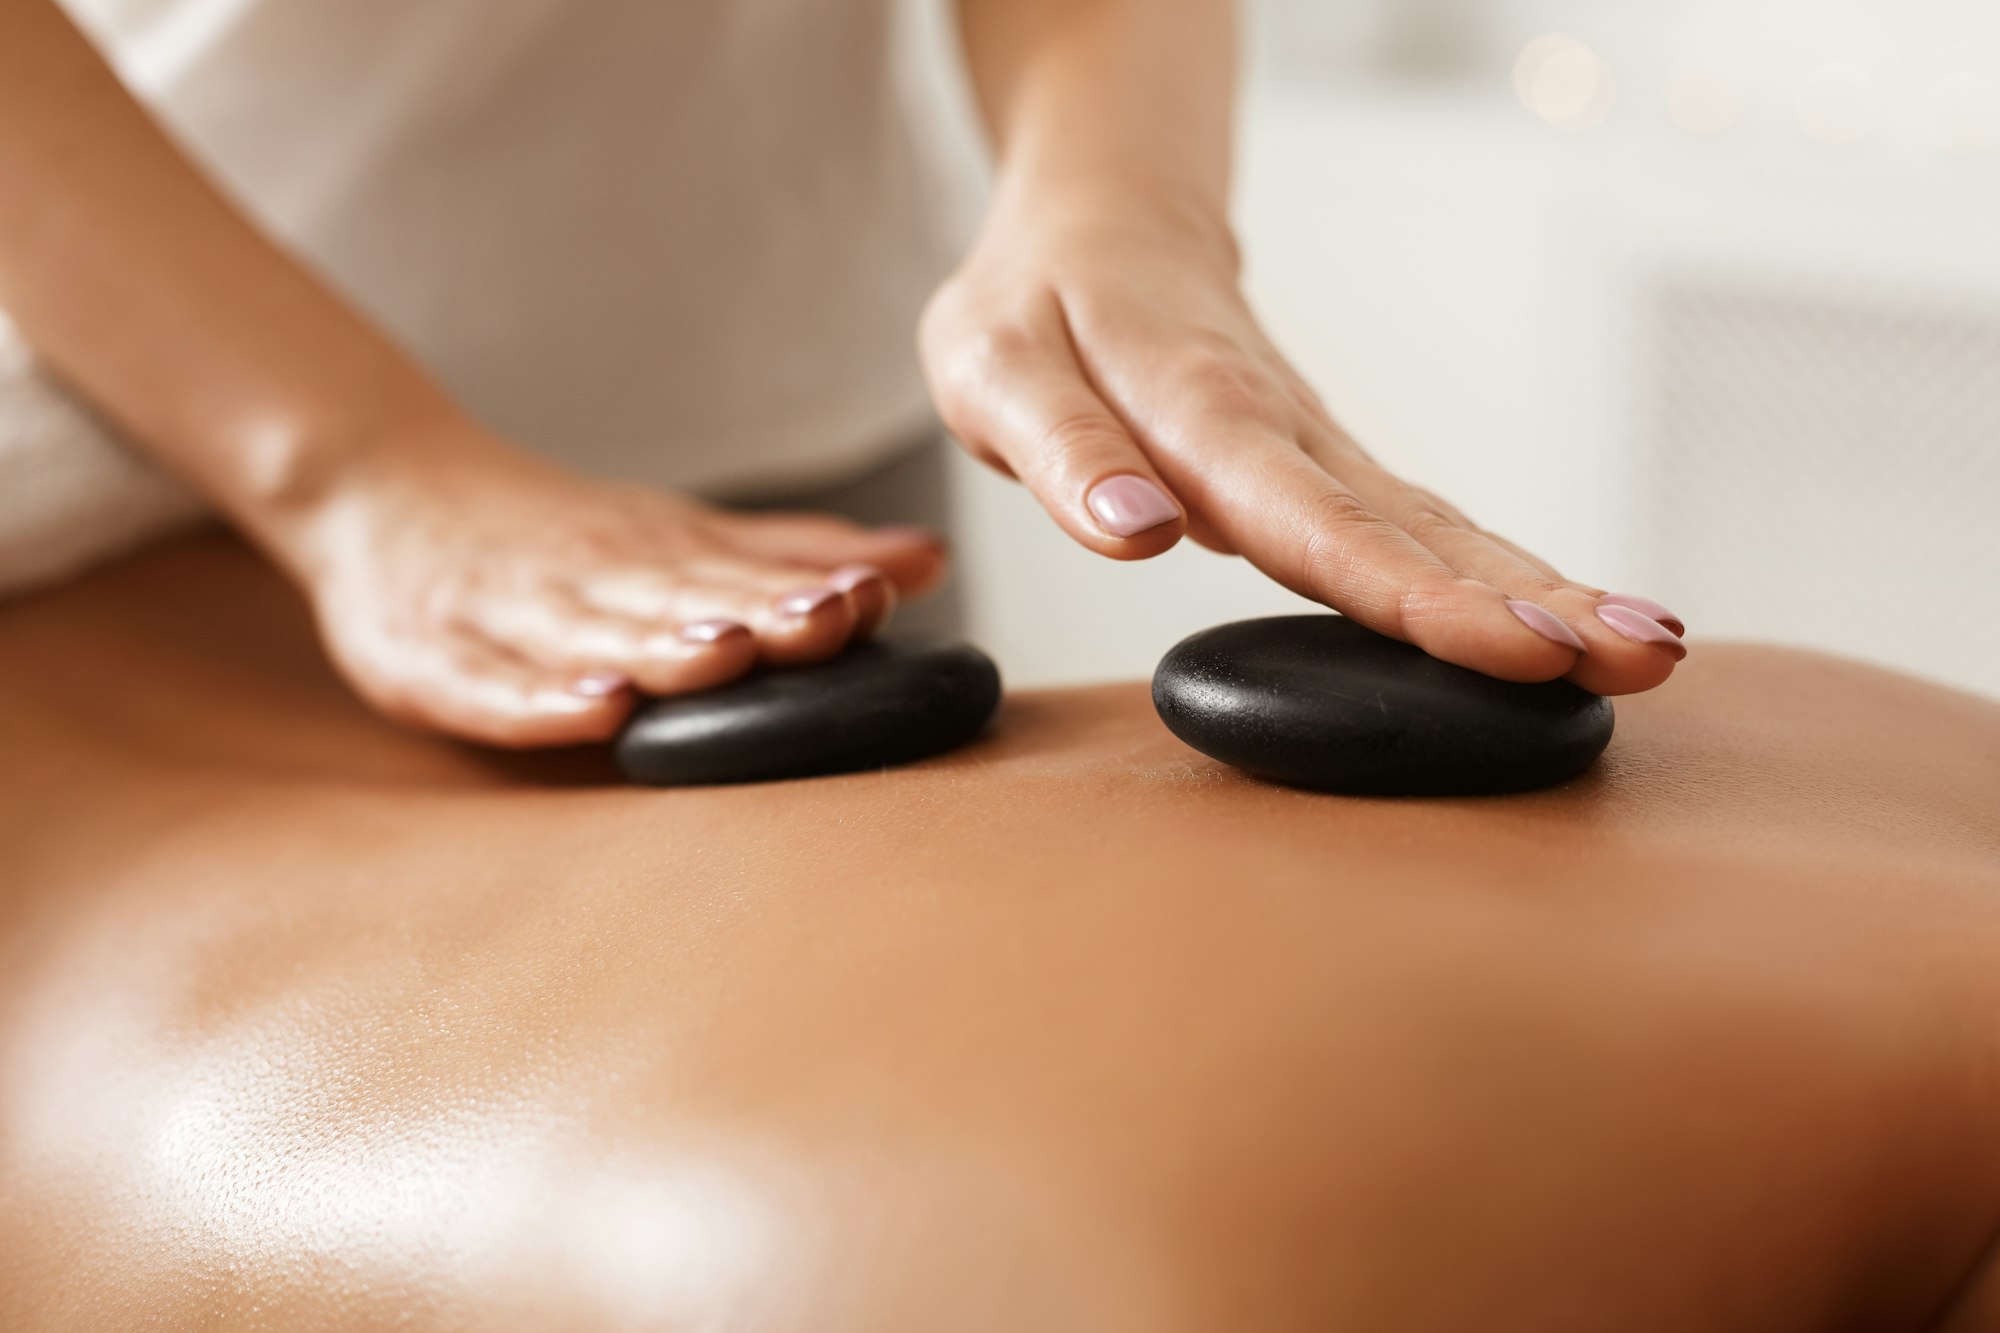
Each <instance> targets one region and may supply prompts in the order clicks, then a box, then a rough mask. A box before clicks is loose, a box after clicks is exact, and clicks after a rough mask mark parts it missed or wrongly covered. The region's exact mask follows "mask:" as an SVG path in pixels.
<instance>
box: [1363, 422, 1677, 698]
mask: <svg viewBox="0 0 2000 1333" xmlns="http://www.w3.org/2000/svg"><path fill="white" fill-rule="evenodd" d="M1336 466H1338V467H1339V468H1340V470H1341V475H1342V477H1343V478H1344V479H1345V480H1346V481H1347V482H1348V484H1349V485H1351V486H1352V488H1353V490H1354V492H1355V495H1356V497H1357V498H1359V499H1360V500H1361V501H1362V502H1363V503H1365V504H1367V505H1368V506H1369V508H1370V509H1371V510H1373V511H1374V512H1376V513H1379V514H1381V515H1382V516H1383V517H1385V518H1387V519H1388V520H1390V521H1391V522H1393V523H1395V524H1396V525H1397V526H1398V527H1400V528H1401V529H1402V530H1403V531H1405V532H1406V533H1408V534H1410V536H1412V537H1413V538H1415V539H1416V540H1417V541H1419V542H1421V543H1422V544H1423V545H1424V546H1425V547H1426V548H1427V549H1429V550H1430V551H1431V552H1433V553H1434V554H1435V555H1436V556H1437V557H1438V559H1439V560H1440V561H1442V562H1443V563H1445V564H1446V565H1448V566H1450V567H1451V568H1452V569H1453V570H1454V571H1456V572H1457V573H1458V574H1460V575H1461V576H1463V577H1465V578H1468V579H1473V580H1477V581H1478V582H1479V583H1481V584H1484V585H1485V586H1487V587H1490V588H1494V589H1497V590H1499V591H1500V592H1501V593H1502V594H1504V596H1505V597H1506V598H1507V599H1508V601H1509V602H1510V603H1511V605H1510V606H1509V610H1510V611H1511V612H1512V614H1513V615H1514V616H1515V617H1516V618H1518V619H1519V620H1520V621H1521V622H1522V624H1524V625H1526V626H1527V627H1528V628H1530V629H1532V630H1534V631H1535V632H1536V633H1538V634H1540V635H1541V636H1542V637H1544V638H1547V639H1550V640H1552V641H1556V642H1559V643H1560V642H1566V643H1568V644H1569V645H1571V646H1573V647H1574V649H1575V658H1574V660H1573V662H1572V663H1571V664H1570V666H1569V667H1568V668H1566V669H1565V670H1564V672H1563V673H1562V674H1563V675H1565V676H1566V677H1567V678H1568V679H1569V680H1571V681H1572V682H1574V683H1576V684H1578V685H1580V686H1582V687H1583V688H1585V689H1588V690H1591V691H1593V692H1594V693H1599V694H1629V693H1632V692H1634V691H1637V690H1646V689H1651V688H1653V687H1654V686H1655V685H1658V684H1660V683H1661V682H1662V681H1664V680H1665V679H1666V678H1667V677H1668V676H1669V675H1671V674H1672V672H1673V668H1674V664H1675V663H1677V662H1678V661H1680V659H1681V658H1683V657H1685V656H1686V649H1685V648H1683V647H1682V646H1681V645H1680V642H1679V639H1678V638H1677V637H1676V636H1675V634H1674V633H1673V632H1672V631H1671V630H1667V629H1662V628H1661V627H1660V626H1659V625H1658V624H1657V623H1656V622H1653V621H1651V620H1650V619H1649V618H1648V617H1647V616H1646V615H1645V614H1643V613H1640V614H1637V615H1636V618H1628V617H1627V614H1626V613H1627V612H1628V611H1631V610H1632V609H1633V608H1632V603H1633V602H1634V601H1640V600H1643V599H1631V598H1614V599H1612V600H1611V601H1609V602H1607V600H1606V597H1605V594H1604V593H1603V592H1602V590H1600V589H1596V588H1590V587H1586V586H1585V585H1583V584H1579V583H1575V582H1572V581H1570V580H1568V579H1565V578H1563V577H1562V576H1561V575H1560V574H1559V573H1557V572H1556V571H1555V569H1554V568H1553V567H1552V566H1550V565H1548V564H1547V563H1546V562H1545V561H1542V560H1541V559H1539V558H1537V557H1535V556H1533V555H1530V554H1529V553H1527V552H1525V551H1523V550H1522V549H1521V548H1519V547H1518V546H1515V545H1514V544H1513V543H1511V542H1507V541H1504V540H1501V539H1499V538H1496V537H1494V536H1493V535H1492V534H1490V533H1488V532H1486V531H1484V530H1483V529H1481V528H1479V527H1478V526H1477V525H1476V524H1474V523H1473V522H1472V521H1471V520H1469V519H1467V518H1466V517H1465V515H1463V514H1462V513H1460V512H1459V511H1458V510H1457V509H1455V508H1453V507H1452V506H1451V505H1449V504H1447V503H1445V502H1444V501H1443V500H1441V499H1439V498H1438V497H1437V496H1435V495H1432V494H1430V493H1429V492H1428V491H1425V490H1422V489H1421V488H1419V487H1415V486H1411V485H1409V484H1408V483H1406V482H1404V481H1402V480H1400V479H1399V478H1397V477H1395V476H1393V475H1392V474H1390V473H1389V472H1387V471H1386V470H1384V469H1383V468H1381V467H1380V466H1379V465H1377V464H1375V463H1374V462H1373V461H1372V460H1368V459H1365V458H1362V459H1358V460H1357V459H1351V458H1342V459H1340V460H1339V461H1338V462H1337V463H1336ZM1619 602H1623V603H1624V606H1623V607H1622V608H1620V609H1616V610H1609V611H1607V613H1606V614H1603V615H1600V614H1599V612H1600V610H1604V609H1605V608H1607V607H1615V606H1617V604H1618V603H1619ZM1646 609H1649V610H1652V611H1654V612H1657V613H1659V614H1662V615H1666V616H1669V617H1671V613H1670V612H1667V611H1666V609H1665V608H1664V607H1660V606H1658V604H1657V603H1646ZM1675 625H1676V626H1677V625H1678V622H1675ZM1648 626H1651V628H1648ZM1468 665H1475V666H1477V665H1478V663H1476V662H1474V663H1468ZM1482 669H1483V668H1482Z"/></svg>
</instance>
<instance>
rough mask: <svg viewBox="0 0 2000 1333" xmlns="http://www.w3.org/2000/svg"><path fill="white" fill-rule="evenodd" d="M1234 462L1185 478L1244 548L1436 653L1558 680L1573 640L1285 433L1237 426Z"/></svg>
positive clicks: (1325, 598) (1320, 597)
mask: <svg viewBox="0 0 2000 1333" xmlns="http://www.w3.org/2000/svg"><path fill="white" fill-rule="evenodd" d="M1233 458H1234V460H1235V465H1234V466H1232V467H1231V468H1228V469H1210V470H1208V471H1207V472H1206V473H1202V474H1195V473H1193V472H1192V471H1190V473H1189V475H1187V476H1183V477H1176V478H1175V480H1176V481H1177V482H1178V483H1179V484H1180V486H1181V488H1182V493H1183V494H1187V495H1189V496H1190V498H1191V499H1192V500H1193V502H1194V504H1195V507H1196V508H1197V509H1198V510H1199V511H1200V512H1201V513H1203V514H1204V515H1205V516H1207V517H1208V518H1209V519H1210V520H1211V521H1213V522H1214V523H1215V524H1216V525H1217V526H1218V527H1219V528H1221V529H1223V530H1224V531H1225V532H1226V533H1227V534H1228V537H1229V539H1230V541H1231V542H1232V543H1233V544H1234V545H1235V546H1236V548H1237V549H1238V550H1239V551H1241V552H1242V554H1243V555H1244V556H1245V557H1246V558H1247V559H1249V560H1250V561H1251V563H1253V564H1255V565H1256V566H1257V567H1258V568H1259V569H1261V570H1263V571H1264V572H1265V573H1266V574H1269V575H1270V576H1271V577H1272V578H1274V579H1276V580H1277V581H1278V582H1280V583H1282V584H1284V585H1285V586H1286V587H1288V588H1290V589H1292V590H1293V591H1294V592H1297V593H1300V594H1302V595H1304V596H1307V597H1310V598H1312V599H1313V600H1315V601H1318V602H1323V603H1325V604H1326V605H1328V606H1332V607H1335V608H1336V609H1338V610H1339V611H1341V612H1342V613H1344V614H1346V615H1348V616H1350V617H1352V618H1354V619H1356V620H1359V621H1360V622H1361V623H1362V624H1364V625H1367V626H1368V627H1369V628H1370V629H1373V630H1375V631H1377V632H1378V633H1382V634H1387V635H1390V636H1392V637H1394V638H1399V639H1403V640H1406V641H1407V642H1410V643H1413V644H1415V645H1417V646H1418V647H1419V648H1422V649H1423V650H1424V651H1425V652H1427V653H1430V654H1431V655H1432V656H1434V657H1439V658H1442V659H1443V660H1445V661H1447V662H1455V663H1457V664H1459V665H1461V666H1466V667H1470V668H1472V669H1474V670H1477V671H1483V672H1486V673H1487V674H1489V675H1494V676H1499V677H1501V678H1503V679H1506V680H1523V681H1526V680H1548V679H1551V678H1553V677H1555V676H1560V675H1562V674H1563V673H1564V672H1565V671H1567V670H1569V669H1570V667H1571V666H1572V665H1573V664H1574V662H1575V656H1576V655H1575V652H1574V650H1572V649H1569V648H1566V647H1563V646H1562V645H1560V644H1557V643H1553V642H1551V641H1549V640H1548V639H1545V638H1543V637H1542V636H1541V635H1539V634H1536V633H1534V632H1532V631H1530V630H1529V629H1528V628H1527V627H1525V626H1524V625H1523V624H1522V623H1521V622H1520V621H1519V620H1518V619H1517V618H1516V617H1515V615H1514V614H1513V612H1511V611H1509V610H1508V609H1507V605H1506V602H1507V599H1506V597H1504V596H1503V595H1502V594H1501V593H1500V592H1499V591H1497V590H1496V589H1494V588H1491V587H1488V586H1486V585H1485V584H1483V583H1481V582H1479V581H1478V580H1476V579H1474V578H1472V577H1470V576H1468V575H1465V574H1463V573H1461V572H1460V571H1458V570H1456V569H1454V568H1453V567H1452V566H1451V565H1450V564H1449V563H1447V562H1446V561H1445V560H1443V559H1441V558H1440V557H1439V556H1438V554H1437V553H1436V552H1434V551H1432V550H1430V549H1429V548H1428V547H1426V546H1425V545H1424V544H1423V543H1421V542H1419V541H1417V540H1416V539H1415V538H1414V537H1412V536H1411V535H1410V534H1409V533H1407V532H1405V531H1404V530H1403V529H1402V528H1400V527H1398V526H1397V525H1396V524H1395V523H1393V522H1391V521H1390V520H1389V519H1387V518H1385V517H1384V516H1383V515H1381V514H1380V513H1377V512H1376V511H1375V510H1374V509H1372V508H1371V507H1370V506H1369V505H1368V504H1367V503H1365V502H1364V501H1363V500H1362V499H1361V498H1360V497H1359V496H1357V495H1356V494H1355V493H1354V492H1353V490H1351V489H1350V488H1348V487H1347V486H1345V485H1343V484H1342V483H1341V482H1340V481H1338V480H1337V479H1335V478H1334V477H1332V476H1330V475H1329V474H1328V473H1327V472H1326V470H1325V469H1323V468H1322V467H1320V466H1319V465H1318V463H1316V462H1315V461H1314V460H1313V459H1311V458H1308V457H1307V456H1306V455H1305V454H1304V453H1303V452H1301V451H1300V450H1299V448H1298V446H1297V445H1296V444H1295V443H1293V442H1292V441H1291V440H1289V439H1287V438H1285V437H1284V436H1282V435H1279V434H1276V433H1270V432H1262V431H1246V432H1242V433H1240V434H1239V437H1238V440H1237V441H1236V443H1235V444H1234V446H1233Z"/></svg>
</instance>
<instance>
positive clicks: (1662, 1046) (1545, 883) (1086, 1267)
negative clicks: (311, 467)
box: [0, 537, 2000, 1333]
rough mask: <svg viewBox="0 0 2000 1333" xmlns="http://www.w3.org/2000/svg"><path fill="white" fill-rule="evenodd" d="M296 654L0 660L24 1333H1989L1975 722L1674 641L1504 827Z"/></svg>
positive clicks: (1919, 695) (7, 634) (202, 590)
mask: <svg viewBox="0 0 2000 1333" xmlns="http://www.w3.org/2000/svg"><path fill="white" fill-rule="evenodd" d="M315 654H316V650H315V648H314V646H313V642H312V639H311V636H310V634H309V631H308V627H307V626H306V625H305V624H304V623H303V621H302V618H301V613H300V612H299V611H298V610H297V609H296V608H295V607H294V606H293V605H292V603H291V602H290V600H289V598H288V595H287V594H286V593H285V592H284V591H283V590H282V589H281V587H280V586H279V585H278V584H277V583H276V582H275V581H274V580H273V579H272V578H271V577H270V576H269V575H267V574H266V573H264V572H263V571H262V570H261V569H260V568H259V567H258V566H257V565H256V564H255V563H254V561H253V560H252V559H251V558H250V557H249V556H248V555H247V554H245V553H244V552H243V551H242V550H241V549H240V548H237V547H235V546H234V545H232V544H230V543H229V542H227V541H225V540H222V539H220V538H213V537H203V538H198V539H194V540H190V541H188V542H185V543H181V544H179V545H177V546H174V547H170V548H165V549H161V550H156V551H154V552H150V553H148V554H145V555H143V556H141V557H139V558H136V559H134V560H132V561H129V562H127V563H126V564H124V565H122V566H120V567H118V568H116V569H113V570H111V571H109V572H107V573H105V574H103V575H100V576H98V577H96V578H94V579H92V580H90V581H88V582H85V583H83V584H80V585H77V586H73V587H71V588H68V589H65V590H62V591H59V592H57V593H53V594H50V595H48V596H45V597H42V598H39V599H36V600H32V601H26V602H20V603H16V604H14V605H12V606H10V607H6V608H0V745H4V751H3V752H4V754H5V755H6V763H5V764H4V766H0V1327H4V1328H7V1329H32V1330H84V1329H88V1330H100V1329H107V1328H125V1327H139V1326H144V1327H147V1328H153V1329H205V1328H239V1329H304V1330H318V1329H374V1328H392V1327H393V1328H399V1329H418V1330H425V1329H460V1328H468V1329H469V1328H507V1329H520V1330H530V1331H535V1330H544V1329H548V1330H555V1329H571V1328H575V1329H586V1328H588V1329H627V1328H671V1329H683V1328H686V1329H727V1330H735V1329H746V1330H761V1329H792V1328H797V1329H812V1330H871V1331H872V1330H892V1331H900V1330H913V1331H914V1330H936V1329H951V1330H974V1331H978V1333H983V1331H984V1330H1017V1329H1064V1330H1067V1329H1075V1330H1090V1331H1091V1333H1098V1331H1100V1330H1102V1331H1106V1333H1123V1330H1127V1329H1130V1330H1134V1331H1135V1333H1136V1331H1137V1330H1199V1331H1201V1333H1209V1331H1211V1330H1214V1331H1217V1333H1220V1331H1222V1330H1301V1331H1302V1333H1303V1331H1304V1330H1324V1329H1366V1330H1371V1331H1378V1333H1403V1331H1405V1330H1408V1331H1412V1333H1414V1331H1415V1330H1465V1329H1508V1330H1513V1329H1522V1330H1530V1329H1532V1330H1538V1331H1549V1333H1561V1331H1567V1330H1578V1331H1579V1333H1583V1331H1586V1330H1587V1331H1590V1333H1599V1331H1601V1330H1609V1329H1616V1330H1625V1331H1630V1333H1647V1331H1649V1330H1660V1331H1661V1333H1668V1331H1670V1330H1671V1331H1674V1333H1678V1331H1680V1330H1688V1329H1703V1330H1712V1331H1715V1333H1728V1331H1729V1330H1744V1331H1745V1333H1750V1331H1751V1330H1755V1331H1756V1333H1782V1331H1784V1330H1835V1329H1885V1330H1903V1329H1917V1328H1927V1327H1944V1326H1946V1323H1945V1321H1947V1320H1950V1321H1952V1322H1950V1324H1949V1327H1950V1328H1952V1329H1953V1330H1954V1333H1957V1331H1959V1330H1966V1329H1980V1330H1984V1329H1994V1328H2000V1308H1996V1304H1995V1295H1994V1289H1993V1288H1994V1280H1993V1279H1992V1278H1991V1277H1990V1276H1989V1277H1987V1278H1986V1279H1985V1282H1986V1286H1985V1288H1984V1289H1983V1290H1981V1291H1979V1292H1977V1293H1975V1292H1974V1288H1975V1285H1976V1284H1977V1283H1978V1281H1979V1279H1978V1278H1977V1277H1976V1274H1978V1273H1980V1272H1985V1271H1988V1269H1987V1267H1986V1265H1988V1264H1989V1262H1990V1260H1989V1259H1987V1258H1983V1257H1982V1256H1985V1255H1986V1254H1987V1247H1988V1246H1989V1245H1990V1244H1991V1240H1992V1237H1993V1235H1994V1233H1995V1226H1996V1222H2000V1145H1996V1141H1995V1140H1996V1133H2000V1059H1996V1057H2000V964H1996V960H2000V707H1996V706H1994V705H1993V704H1990V703H1984V702H1980V701H1977V700H1974V699H1971V698H1969V697H1967V696H1964V695H1959V694H1954V693H1951V692H1948V691H1945V690H1941V689H1937V688H1934V687H1930V686H1927V685H1922V684H1919V683H1916V682H1913V681H1910V680H1907V679H1904V678H1901V677H1897V676H1893V675H1890V674H1886V673H1882V672H1877V671H1873V670H1870V669H1867V668H1863V667H1859V666H1854V665H1851V664H1846V663H1842V662H1837V661H1833V660H1830V659H1825V658H1820V657H1815V656H1811V655H1807V654H1800V653H1790V652H1782V651H1778V650H1773V649H1767V648H1752V647H1732V646H1728V645H1718V644H1710V643H1700V644H1697V646H1696V650H1695V652H1694V653H1693V654H1692V655H1691V656H1690V658H1689V659H1688V661H1687V662H1686V664H1685V665H1684V666H1683V667H1682V668H1681V671H1680V673H1679V676H1678V678H1677V679H1676V680H1675V681H1674V683H1673V684H1672V686H1671V687H1669V688H1667V689H1664V690H1661V691H1658V692H1656V693H1653V694H1648V695H1645V696H1641V697H1636V698H1632V699H1628V700H1621V701H1620V702H1619V716H1620V722H1619V731H1618V735H1617V739H1616V740H1615V741H1614V742H1613V745H1612V748H1611V750H1610V751H1609V753H1608V754H1607V756H1606V757H1605V759H1604V761H1603V762H1602V763H1601V765H1600V766H1599V768H1598V769H1596V770H1595V771H1594V772H1593V773H1592V774H1591V775H1589V776H1587V777H1586V778H1585V779H1583V780H1580V781H1578V782H1576V783H1574V784H1571V785H1570V786H1568V787H1566V788H1564V789H1561V790H1558V791H1553V792H1548V793H1541V794H1536V795H1530V796H1524V797H1512V798H1502V799H1494V800H1485V801H1434V802H1391V801H1360V800H1344V799H1336V798H1329V797H1321V796H1313V795H1308V794H1304V793H1299V792H1292V791H1287V790H1282V789H1277V788H1273V787H1269V786H1264V785H1260V784H1257V783H1254V782H1251V781H1248V780H1245V779H1242V778H1240V777H1238V776H1237V775H1235V774H1233V773H1230V772H1228V771H1226V770H1224V769H1221V768H1219V767H1218V766H1217V765H1215V764H1213V763H1211V762H1209V761H1207V760H1205V759H1203V758H1202V757H1200V756H1199V755H1196V754H1194V753H1193V752H1192V751H1189V750H1188V749H1186V748H1185V747H1183V746H1182V745H1181V744H1180V743H1179V742H1177V741H1175V740H1174V739H1173V738H1172V737H1171V736H1169V735H1168V734H1167V733H1166V731H1165V730H1164V729H1163V728H1162V727H1161V726H1160V725H1159V724H1158V722H1157V720H1156V719H1154V717H1153V716H1152V714H1151V711H1150V709H1149V707H1148V705H1147V703H1146V698H1145V691H1144V689H1143V688H1142V687H1141V686H1139V685H1121V686H1112V687H1107V688H1102V689H1093V690H1078V691H1062V692H1052V693H1040V694H1023V695H1017V696H1013V697H1011V698H1010V699H1009V700H1008V701H1007V703H1006V704H1005V706H1004V707H1003V710H1002V714H1001V719H1000V723H999V725H998V729H997V731H996V733H995V734H994V735H993V736H992V737H991V738H990V739H988V740H986V741H983V742H981V743H979V744H978V745H975V746H974V747H972V748H970V749H968V750H965V751H963V752H961V753H960V754H958V755H956V756H952V757H950V758H947V759H945V760H942V761H939V762H934V763H931V764H927V765H922V766H918V767H915V768H911V769H906V770H901V771H897V772H891V773H886V774H871V775H862V776H854V777H847V778H837V779H826V780H819V781H814V782H809V783H796V784H782V785H772V786H763V787H746V788H731V789H721V790H706V791H678V792H656V791H639V790H629V789H621V788H618V787H616V786H612V785H607V781H608V777H607V775H606V774H605V773H604V771H603V770H602V768H601V767H599V764H598V761H596V760H594V759H592V758H591V757H589V756H580V755H567V756H564V755H555V756H543V757H539V758H519V757H516V758H504V757H495V756H490V755H486V754H482V753H479V752H476V751H473V750H471V749H461V748H456V747H454V746H452V745H450V744H449V743H446V742H441V741H438V740H436V739H433V738H428V737H423V736H418V735H415V734H404V733H398V732H395V731H393V730H391V729H389V728H388V727H387V726H386V724H383V723H381V722H379V721H377V720H375V719H374V718H373V717H372V716H371V715H369V714H368V713H366V712H365V711H364V710H363V709H362V708H361V706H360V705H358V704H356V703H354V702H353V701H352V700H351V699H350V698H349V697H347V696H346V695H345V694H344V693H343V692H342V690H341V688H340V686H339V685H338V684H337V683H336V682H335V681H334V680H333V679H332V678H331V676H330V675H329V674H328V672H327V671H326V670H325V668H324V667H323V666H321V665H320V664H319V662H318V660H317V658H316V655H315ZM1954 1311H1955V1313H1953V1312H1954Z"/></svg>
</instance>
